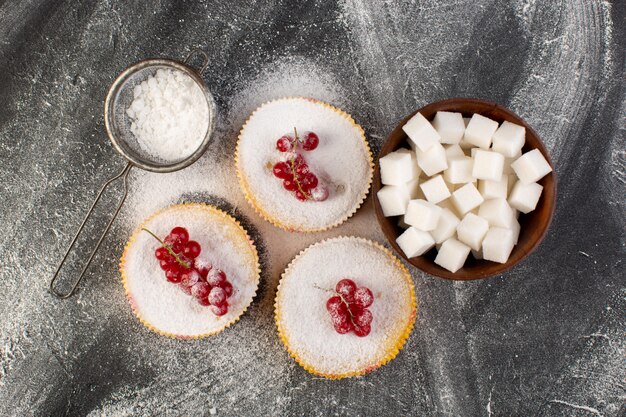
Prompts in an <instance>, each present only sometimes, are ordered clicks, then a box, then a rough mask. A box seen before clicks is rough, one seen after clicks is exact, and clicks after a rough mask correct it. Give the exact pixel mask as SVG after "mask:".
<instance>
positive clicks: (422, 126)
mask: <svg viewBox="0 0 626 417" xmlns="http://www.w3.org/2000/svg"><path fill="white" fill-rule="evenodd" d="M402 130H404V133H406V134H407V136H408V137H409V139H410V140H411V141H412V142H413V143H414V144H415V145H416V146H417V147H418V148H419V149H420V150H421V151H427V150H428V149H429V148H430V147H431V146H432V145H434V144H435V143H439V140H440V139H441V136H439V133H437V131H436V130H435V128H434V127H433V126H432V125H431V124H430V122H429V121H428V120H426V118H425V117H424V116H422V114H421V113H417V114H416V115H415V116H413V117H411V119H410V120H409V121H408V122H406V124H405V125H404V126H402Z"/></svg>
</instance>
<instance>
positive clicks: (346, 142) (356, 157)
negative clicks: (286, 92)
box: [238, 99, 372, 230]
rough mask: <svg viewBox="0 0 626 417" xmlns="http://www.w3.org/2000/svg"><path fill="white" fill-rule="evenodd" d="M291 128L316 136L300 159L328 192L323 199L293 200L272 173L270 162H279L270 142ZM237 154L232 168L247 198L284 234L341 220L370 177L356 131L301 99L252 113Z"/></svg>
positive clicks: (280, 156)
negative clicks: (284, 229) (238, 173)
mask: <svg viewBox="0 0 626 417" xmlns="http://www.w3.org/2000/svg"><path fill="white" fill-rule="evenodd" d="M294 127H295V128H296V129H298V130H299V131H300V132H305V131H311V132H315V133H316V134H317V135H318V136H319V138H320V143H319V146H318V147H317V148H316V149H314V150H312V151H308V152H307V151H303V152H302V156H303V157H304V159H305V161H306V163H307V164H308V165H309V167H310V168H311V172H313V173H314V174H316V175H317V176H318V178H320V181H321V182H322V183H323V184H324V185H325V186H326V187H328V189H329V190H330V195H329V197H328V199H327V200H325V201H319V202H315V201H307V202H301V201H299V200H298V199H297V198H295V196H294V194H293V192H290V191H287V190H285V189H284V187H283V184H282V180H280V179H278V178H276V177H275V176H274V174H273V172H272V167H273V166H274V164H276V163H277V162H278V161H283V160H285V156H284V154H281V153H280V152H279V151H277V150H276V140H277V139H278V138H280V137H281V136H283V135H284V134H288V133H290V132H291V131H292V130H293V129H294ZM238 152H239V155H238V156H239V162H238V167H239V169H240V170H241V173H242V175H243V178H244V180H245V182H246V184H247V187H248V189H249V190H250V192H251V194H252V198H254V199H255V201H256V203H257V204H258V205H259V206H260V208H261V209H262V210H263V212H265V213H267V214H268V215H269V216H271V217H272V218H273V219H276V220H278V221H279V222H280V223H282V224H284V225H286V226H287V228H288V229H290V230H302V229H305V230H306V229H309V230H310V229H323V228H326V227H328V226H331V225H334V224H336V223H338V222H340V221H342V220H344V219H345V218H346V217H347V216H348V215H350V214H352V213H353V212H354V211H355V210H356V208H357V207H358V206H359V205H360V203H361V201H362V200H363V198H364V196H365V194H366V192H367V190H368V188H369V185H370V181H371V177H372V168H371V166H370V155H369V149H367V147H366V144H365V143H364V142H363V137H362V135H361V131H360V130H359V129H358V128H357V127H356V126H354V124H353V123H352V122H351V121H350V120H348V119H347V118H346V117H344V115H342V114H339V113H338V112H336V111H334V110H331V109H329V108H328V107H325V106H324V105H322V104H321V103H316V102H311V101H309V100H305V99H286V100H276V101H273V102H270V103H267V104H265V105H263V106H262V107H260V108H259V109H258V110H256V111H255V112H254V115H253V116H252V117H251V118H250V119H249V120H248V122H247V124H246V127H245V129H244V130H243V132H242V134H241V139H240V141H239V143H238Z"/></svg>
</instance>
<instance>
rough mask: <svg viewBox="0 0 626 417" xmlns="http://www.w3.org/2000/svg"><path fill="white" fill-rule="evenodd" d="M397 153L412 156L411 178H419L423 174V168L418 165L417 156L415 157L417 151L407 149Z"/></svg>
mask: <svg viewBox="0 0 626 417" xmlns="http://www.w3.org/2000/svg"><path fill="white" fill-rule="evenodd" d="M396 152H400V153H408V154H409V155H411V162H412V164H411V178H419V176H420V174H421V173H422V170H421V168H420V167H419V166H418V165H417V155H415V151H412V150H409V149H407V148H400V149H398V150H397V151H396Z"/></svg>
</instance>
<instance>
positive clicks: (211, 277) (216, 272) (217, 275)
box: [206, 268, 226, 287]
mask: <svg viewBox="0 0 626 417" xmlns="http://www.w3.org/2000/svg"><path fill="white" fill-rule="evenodd" d="M206 282H207V283H208V284H209V285H210V286H211V287H219V286H221V285H222V284H223V283H224V282H226V274H225V273H224V271H222V270H221V269H217V268H213V269H211V270H210V271H209V274H208V275H207V277H206Z"/></svg>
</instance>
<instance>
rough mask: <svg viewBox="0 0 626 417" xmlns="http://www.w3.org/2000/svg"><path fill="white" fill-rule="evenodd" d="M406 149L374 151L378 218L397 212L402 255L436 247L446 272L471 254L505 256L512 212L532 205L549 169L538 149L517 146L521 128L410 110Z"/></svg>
mask: <svg viewBox="0 0 626 417" xmlns="http://www.w3.org/2000/svg"><path fill="white" fill-rule="evenodd" d="M402 129H403V130H404V132H405V133H406V135H407V136H408V144H409V147H410V149H407V148H401V149H399V150H397V151H394V152H391V153H389V154H387V155H385V156H384V157H382V158H380V160H379V163H380V175H381V181H382V183H383V187H382V188H381V189H380V191H378V194H377V197H378V201H379V203H380V206H381V208H382V210H383V214H384V215H385V216H386V217H391V216H400V217H399V219H398V225H399V226H400V227H401V228H403V229H405V230H404V232H403V233H402V234H401V235H400V236H399V237H398V238H397V240H396V242H397V244H398V246H400V248H401V249H402V251H403V252H404V254H405V255H406V256H407V257H408V258H413V257H415V256H420V255H423V254H425V253H426V252H428V251H429V250H431V249H432V248H434V247H435V248H437V256H436V258H435V263H436V264H437V265H439V266H441V267H443V268H445V269H447V270H449V271H451V272H456V271H458V270H459V269H460V268H462V267H463V265H464V264H465V261H466V260H467V258H468V256H469V255H470V253H471V254H472V256H474V258H476V259H485V260H488V261H493V262H499V263H505V262H507V260H508V259H509V256H510V255H511V252H512V251H513V247H514V246H515V245H516V244H517V241H518V238H519V234H520V230H521V227H520V223H519V220H518V217H519V214H520V213H523V214H527V213H530V212H531V211H533V210H535V208H536V207H537V204H538V203H539V200H540V198H541V193H542V191H543V187H542V186H541V185H540V184H538V183H537V181H539V180H540V179H541V178H543V177H544V176H546V175H547V174H549V173H550V172H552V168H551V167H550V164H549V163H548V161H547V160H546V159H545V158H544V156H543V155H542V153H541V152H540V151H539V150H538V149H533V150H531V151H529V152H525V153H522V148H523V147H524V143H525V140H526V139H525V135H526V130H525V128H524V127H523V126H519V125H516V124H515V123H511V122H508V121H505V122H503V123H502V124H499V123H498V122H496V121H494V120H491V119H489V118H487V117H485V116H482V115H480V114H474V115H472V117H471V118H464V117H463V115H462V114H461V113H455V112H445V111H440V112H437V114H436V115H435V117H434V119H433V120H432V123H431V122H430V121H428V120H427V119H426V118H425V117H424V116H423V115H422V114H420V113H417V114H416V115H415V116H413V117H412V118H411V119H410V120H409V121H408V122H407V123H406V124H405V125H404V126H403V128H402Z"/></svg>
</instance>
